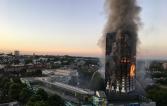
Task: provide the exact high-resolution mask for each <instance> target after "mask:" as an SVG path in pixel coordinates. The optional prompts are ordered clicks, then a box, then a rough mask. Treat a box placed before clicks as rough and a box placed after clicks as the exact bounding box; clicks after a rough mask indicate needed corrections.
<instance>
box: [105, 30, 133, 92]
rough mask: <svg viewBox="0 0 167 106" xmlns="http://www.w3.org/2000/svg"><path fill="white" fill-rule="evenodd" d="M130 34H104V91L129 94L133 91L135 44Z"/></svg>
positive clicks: (125, 32) (121, 32)
mask: <svg viewBox="0 0 167 106" xmlns="http://www.w3.org/2000/svg"><path fill="white" fill-rule="evenodd" d="M131 34H132V33H130V32H127V31H121V30H119V31H117V32H113V33H107V34H106V54H105V55H106V63H105V81H106V90H107V91H108V92H109V93H110V92H111V93H125V94H126V93H129V92H131V91H134V90H135V71H136V69H135V66H136V44H133V41H132V39H133V38H132V37H133V36H132V35H131Z"/></svg>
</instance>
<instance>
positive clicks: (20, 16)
mask: <svg viewBox="0 0 167 106" xmlns="http://www.w3.org/2000/svg"><path fill="white" fill-rule="evenodd" d="M138 3H139V5H140V6H141V7H142V11H141V21H142V25H141V28H140V31H139V38H140V43H139V47H138V56H139V57H165V56H166V54H167V49H166V48H167V41H166V39H167V36H166V35H167V30H166V29H165V25H167V21H166V19H167V14H166V6H167V0H138ZM106 20H107V19H106V15H105V11H104V0H0V50H1V51H13V50H20V51H22V52H23V53H31V54H32V53H33V52H35V53H37V54H38V53H39V54H55V55H63V54H68V55H81V56H99V55H100V54H101V49H100V48H99V46H98V45H97V42H98V40H99V39H100V37H101V35H102V32H103V28H104V26H105V22H106Z"/></svg>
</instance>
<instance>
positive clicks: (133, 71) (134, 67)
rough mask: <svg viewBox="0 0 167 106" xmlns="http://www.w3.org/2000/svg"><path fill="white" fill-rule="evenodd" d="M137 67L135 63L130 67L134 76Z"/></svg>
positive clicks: (131, 75) (131, 74)
mask: <svg viewBox="0 0 167 106" xmlns="http://www.w3.org/2000/svg"><path fill="white" fill-rule="evenodd" d="M135 69H136V66H135V64H132V65H131V67H130V77H132V78H133V77H134V76H135Z"/></svg>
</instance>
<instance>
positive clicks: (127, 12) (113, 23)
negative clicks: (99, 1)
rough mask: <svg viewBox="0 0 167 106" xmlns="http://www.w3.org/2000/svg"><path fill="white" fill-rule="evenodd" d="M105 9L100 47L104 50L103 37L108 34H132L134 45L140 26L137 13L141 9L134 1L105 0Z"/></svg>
mask: <svg viewBox="0 0 167 106" xmlns="http://www.w3.org/2000/svg"><path fill="white" fill-rule="evenodd" d="M105 9H106V14H107V22H106V26H105V28H104V33H103V37H102V39H100V46H102V47H103V48H104V45H105V37H106V33H108V32H117V31H119V30H121V31H129V32H131V33H133V41H134V44H135V45H136V42H137V31H138V27H139V25H140V18H139V13H140V10H141V8H140V7H139V6H138V5H137V1H136V0H106V2H105Z"/></svg>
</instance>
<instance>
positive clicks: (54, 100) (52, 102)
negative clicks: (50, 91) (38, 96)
mask: <svg viewBox="0 0 167 106" xmlns="http://www.w3.org/2000/svg"><path fill="white" fill-rule="evenodd" d="M48 104H49V106H64V101H63V99H62V98H61V97H60V96H57V95H53V96H50V97H49V98H48Z"/></svg>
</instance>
